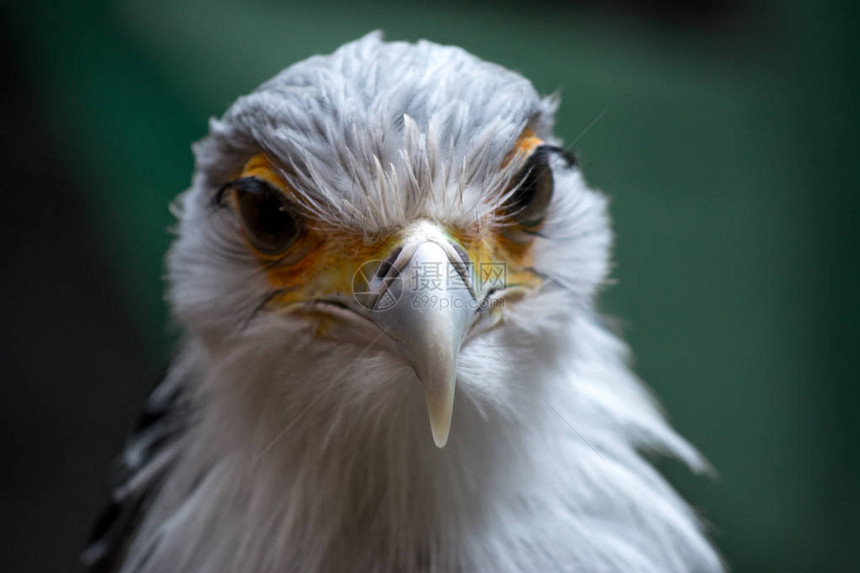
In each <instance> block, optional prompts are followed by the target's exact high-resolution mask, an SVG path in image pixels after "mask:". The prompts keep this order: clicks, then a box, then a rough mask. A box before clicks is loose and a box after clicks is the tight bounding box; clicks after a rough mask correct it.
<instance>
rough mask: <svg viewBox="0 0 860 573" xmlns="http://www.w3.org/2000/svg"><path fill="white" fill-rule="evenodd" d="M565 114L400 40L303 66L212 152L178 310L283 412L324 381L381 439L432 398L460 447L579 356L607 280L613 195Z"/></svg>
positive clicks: (230, 119) (430, 408) (346, 50)
mask: <svg viewBox="0 0 860 573" xmlns="http://www.w3.org/2000/svg"><path fill="white" fill-rule="evenodd" d="M556 105H557V103H556V100H555V99H554V98H547V99H541V98H540V97H539V96H538V94H537V93H536V91H535V89H534V88H533V87H532V85H531V84H530V83H529V82H528V81H527V80H525V79H524V78H523V77H521V76H520V75H518V74H516V73H513V72H511V71H508V70H505V69H503V68H501V67H499V66H496V65H493V64H489V63H486V62H483V61H481V60H479V59H477V58H475V57H474V56H472V55H470V54H468V53H467V52H465V51H463V50H461V49H459V48H453V47H442V46H439V45H436V44H432V43H429V42H419V43H418V44H415V45H408V44H403V43H385V42H383V41H382V39H381V36H380V35H379V34H371V35H369V36H366V37H364V38H362V39H360V40H358V41H356V42H353V43H351V44H347V45H345V46H344V47H342V48H341V49H339V50H338V51H336V52H335V53H334V54H332V55H330V56H324V57H322V56H318V57H313V58H310V59H309V60H306V61H304V62H301V63H299V64H296V65H294V66H292V67H290V68H288V69H286V70H284V71H283V72H281V73H280V74H278V75H277V76H276V77H274V78H273V79H271V80H269V81H268V82H266V83H264V84H263V85H261V86H260V87H259V88H257V89H256V90H255V91H254V92H252V93H251V94H249V95H247V96H245V97H242V98H240V99H239V100H238V101H237V102H236V103H235V104H233V106H232V107H230V109H229V110H228V111H227V112H226V114H225V115H224V116H223V117H222V118H220V119H217V120H212V121H211V124H210V134H209V135H208V136H207V137H206V138H205V139H204V140H202V141H201V142H199V143H198V144H197V145H196V146H195V154H196V159H197V168H196V174H195V177H194V181H193V185H192V187H191V189H189V190H188V191H187V192H186V193H185V194H184V195H183V196H182V197H181V199H180V201H179V202H178V209H177V213H178V216H179V220H180V224H179V228H178V229H179V230H178V235H179V236H178V239H177V241H176V242H175V244H174V246H173V248H172V251H171V254H170V257H169V278H170V283H171V295H170V298H171V301H172V304H173V307H174V310H175V313H176V315H177V317H178V318H179V320H180V322H182V323H183V325H184V326H185V327H186V328H187V330H188V331H189V333H190V334H191V336H192V337H194V338H195V340H198V341H199V342H200V343H201V344H202V346H204V347H205V348H206V352H207V353H208V355H209V356H210V357H211V360H213V361H220V362H223V363H224V368H227V369H229V368H231V367H232V368H233V370H234V371H235V372H239V371H241V374H239V375H238V378H240V379H242V380H245V381H246V383H245V384H242V385H240V386H241V387H242V388H243V389H244V390H243V391H245V392H247V393H250V394H253V395H255V396H256V397H257V399H258V400H260V401H262V402H266V403H269V402H271V401H273V400H274V401H277V400H278V399H280V397H282V396H284V395H286V394H290V396H291V397H290V400H292V401H293V403H301V402H302V401H304V402H308V403H310V402H312V401H314V400H316V399H317V398H316V394H314V392H322V391H323V390H322V389H323V388H324V389H325V391H326V392H330V393H331V394H334V395H338V396H340V397H341V398H342V400H343V401H346V402H348V403H349V408H351V409H355V410H362V411H363V412H364V413H365V414H368V413H369V415H370V416H371V417H373V422H372V423H373V424H375V425H376V426H379V425H384V424H386V420H387V419H393V418H392V417H391V408H392V407H396V405H395V406H393V404H395V403H394V402H393V401H391V400H386V399H385V398H384V397H385V396H407V395H414V394H416V393H417V394H420V395H421V396H423V401H424V403H425V405H426V410H427V413H428V415H429V421H430V430H431V432H430V433H431V435H432V438H433V441H434V442H435V444H436V445H437V446H439V447H443V446H444V445H445V444H446V442H447V441H448V438H449V431H450V428H451V422H452V418H455V416H454V411H455V410H456V404H457V403H458V400H469V401H471V402H473V403H475V404H483V405H485V406H486V405H496V406H498V405H499V404H504V403H505V401H504V400H502V399H501V398H500V396H505V395H506V393H508V392H509V388H507V387H506V384H510V383H511V380H512V379H516V378H527V379H528V380H531V378H532V373H533V372H534V371H535V370H536V369H540V368H546V367H547V364H546V363H547V362H552V361H553V360H555V359H556V357H557V356H559V355H562V354H564V352H565V351H569V350H570V348H571V346H570V344H569V342H570V341H568V340H566V339H565V335H564V329H565V325H566V324H568V323H569V321H570V320H571V318H572V317H573V316H574V315H575V314H576V313H578V312H587V311H588V310H589V309H590V306H591V301H592V298H593V295H594V292H595V290H596V288H597V286H598V285H599V284H600V283H601V282H602V281H603V280H604V279H605V275H606V273H607V267H608V249H609V244H610V232H609V227H608V223H607V219H606V215H605V200H604V198H603V197H602V196H601V195H600V194H599V193H596V192H594V191H592V190H590V189H588V188H587V186H586V185H585V183H584V180H583V178H582V174H581V172H580V169H579V167H578V165H577V163H576V161H575V158H574V157H573V155H572V154H571V153H569V152H568V151H566V150H565V149H563V148H562V147H561V146H560V143H559V141H558V140H557V139H556V138H555V137H554V135H553V133H552V125H553V115H554V112H555V108H556ZM237 357H241V360H240V359H239V358H237ZM230 364H232V365H233V366H230ZM264 372H265V374H264ZM234 378H236V376H234ZM261 378H266V379H267V380H268V382H265V383H264V382H262V381H261V380H260V379H261ZM528 380H527V381H528ZM335 382H337V384H336V385H335ZM212 383H213V384H214V383H215V382H212ZM517 383H519V382H517ZM231 391H233V392H236V391H238V390H236V389H235V388H234V389H233V390H231ZM346 396H349V397H350V400H346V399H345V398H344V397H346ZM459 396H462V398H458V397H459ZM506 407H509V408H513V407H514V406H510V405H508V406H506ZM338 411H339V412H341V417H343V418H354V417H356V414H355V413H354V412H353V413H350V412H349V410H348V409H339V410H338ZM365 414H363V415H365ZM247 415H248V416H253V414H252V413H250V412H249V413H247ZM365 417H367V416H366V415H365ZM424 424H425V427H426V422H425V423H424ZM344 431H345V430H344ZM425 432H426V430H425Z"/></svg>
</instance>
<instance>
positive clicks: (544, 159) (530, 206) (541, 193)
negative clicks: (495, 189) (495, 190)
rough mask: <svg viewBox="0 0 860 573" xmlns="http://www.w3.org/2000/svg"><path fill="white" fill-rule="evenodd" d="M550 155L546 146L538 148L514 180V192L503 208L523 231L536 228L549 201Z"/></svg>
mask: <svg viewBox="0 0 860 573" xmlns="http://www.w3.org/2000/svg"><path fill="white" fill-rule="evenodd" d="M551 151H552V150H551V149H550V147H549V146H541V147H538V148H537V149H536V150H535V151H534V152H533V153H532V155H531V157H529V158H528V160H527V161H526V164H525V165H524V166H523V168H522V169H521V170H520V172H519V173H518V174H517V176H516V177H514V179H513V183H512V185H513V189H514V191H513V193H511V196H510V197H509V198H508V200H507V201H506V203H505V207H504V208H505V212H506V213H507V214H508V215H510V216H511V218H513V220H514V221H516V222H517V223H519V224H520V225H523V226H525V227H536V226H538V225H539V224H540V223H541V221H543V218H544V216H545V215H546V210H547V207H549V202H550V200H551V199H552V189H553V179H552V169H550V166H549V160H550V153H551Z"/></svg>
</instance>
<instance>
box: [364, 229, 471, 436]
mask: <svg viewBox="0 0 860 573" xmlns="http://www.w3.org/2000/svg"><path fill="white" fill-rule="evenodd" d="M461 253H462V249H459V250H458V249H456V248H455V247H454V246H453V245H452V244H451V242H450V240H449V239H448V237H446V236H445V234H444V233H442V232H441V231H440V230H439V229H438V228H437V227H435V226H434V225H431V224H429V223H426V222H423V223H421V224H419V225H418V227H417V228H416V229H413V230H412V232H410V233H408V234H407V236H406V238H405V240H404V241H403V243H402V246H401V247H400V248H399V250H396V251H395V253H393V259H394V260H393V261H391V260H389V261H386V262H383V263H382V264H381V265H380V267H379V268H378V270H377V272H376V274H375V276H374V277H372V278H371V279H370V280H368V281H367V283H366V286H367V287H368V294H369V295H370V298H367V299H365V300H363V301H362V303H363V306H365V308H366V309H368V310H369V313H368V316H369V318H370V319H371V320H373V321H374V322H375V323H376V324H377V325H379V327H380V328H381V329H382V330H383V331H384V332H385V333H386V334H387V335H388V336H389V337H391V338H392V339H394V341H395V342H396V343H397V345H398V347H399V349H400V351H401V352H402V353H403V356H404V358H405V359H406V360H407V361H408V362H409V364H410V365H411V366H412V369H413V370H414V371H415V374H416V375H417V376H418V379H419V380H420V381H421V384H422V385H423V386H424V396H425V400H426V402H427V412H428V414H429V416H430V429H431V431H432V433H433V441H434V442H435V444H436V446H438V447H439V448H442V447H444V446H445V444H446V443H447V441H448V434H449V432H450V429H451V417H452V413H453V408H454V390H455V384H456V379H457V356H458V354H459V352H460V346H461V345H462V343H463V340H464V338H465V336H466V333H467V332H468V330H469V328H470V326H471V325H472V323H473V320H474V319H475V314H476V311H477V308H478V305H477V304H476V298H475V296H474V295H473V289H472V286H471V284H472V276H471V268H470V265H468V264H467V263H468V261H466V260H464V259H463V255H462V254H461ZM365 303H366V304H365Z"/></svg>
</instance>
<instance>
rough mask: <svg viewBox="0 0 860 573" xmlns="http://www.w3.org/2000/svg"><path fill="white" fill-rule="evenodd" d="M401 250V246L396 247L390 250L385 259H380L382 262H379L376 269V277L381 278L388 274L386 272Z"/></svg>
mask: <svg viewBox="0 0 860 573" xmlns="http://www.w3.org/2000/svg"><path fill="white" fill-rule="evenodd" d="M402 251H403V247H397V248H396V249H394V250H393V251H391V254H390V255H388V257H386V259H385V260H384V261H382V263H380V265H379V268H378V269H376V278H378V279H381V278H383V277H385V275H387V274H388V272H389V271H390V270H391V267H393V266H394V261H396V260H397V257H399V256H400V253H401V252H402Z"/></svg>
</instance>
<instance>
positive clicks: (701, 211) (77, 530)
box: [0, 0, 860, 572]
mask: <svg viewBox="0 0 860 573" xmlns="http://www.w3.org/2000/svg"><path fill="white" fill-rule="evenodd" d="M2 16H3V19H2V28H0V31H2V40H0V45H2V47H3V58H2V65H3V78H4V81H3V89H2V104H0V118H2V122H0V125H2V129H3V137H2V159H0V161H2V164H0V166H2V173H3V184H4V195H3V197H4V199H5V201H6V203H5V209H2V210H0V211H2V212H3V214H2V215H0V217H2V218H0V233H2V234H3V235H2V236H3V239H4V244H5V245H6V248H5V249H4V251H5V252H4V253H3V255H2V261H3V264H2V268H3V275H2V279H0V299H2V300H0V312H2V316H3V320H4V326H3V329H2V338H0V348H2V350H0V353H2V354H0V359H2V362H0V367H2V370H0V375H2V384H0V387H2V389H0V399H2V407H3V417H2V419H0V423H2V424H3V428H2V429H3V435H4V436H3V441H2V446H3V451H2V454H3V459H4V460H5V462H4V465H5V468H4V469H3V472H2V476H0V504H2V505H0V508H2V523H0V527H2V530H0V535H2V539H3V544H4V548H3V551H2V556H0V569H2V570H3V571H9V572H15V571H22V572H23V571H39V572H42V571H50V570H69V569H71V568H73V565H74V561H75V558H76V552H77V551H78V549H79V548H80V547H81V546H82V544H83V543H84V541H85V539H86V536H87V533H88V530H89V526H90V523H91V520H92V518H93V517H94V515H95V513H96V511H97V510H98V508H99V506H100V505H101V503H102V502H103V501H104V499H105V496H106V495H107V490H106V486H105V483H106V477H105V476H106V475H107V470H108V466H109V462H110V459H111V458H112V456H114V455H115V454H116V453H117V452H118V451H119V448H120V447H121V445H122V440H123V436H124V434H125V431H126V429H127V428H128V427H129V424H130V422H131V420H132V417H133V416H134V413H135V411H136V410H137V408H138V407H139V406H140V404H141V401H142V399H143V397H144V395H145V393H146V391H147V389H148V387H149V386H150V384H151V382H152V381H154V380H155V378H156V377H157V375H158V372H159V370H160V368H161V367H162V366H163V365H165V364H166V363H167V361H168V359H169V356H170V351H171V346H172V344H173V343H174V342H175V340H176V338H177V336H178V333H177V331H176V329H175V328H171V327H169V322H168V318H167V312H166V308H165V305H164V302H163V298H162V296H163V295H162V293H163V286H164V285H163V283H162V279H161V275H162V272H163V256H164V252H165V250H166V248H167V246H168V244H169V240H170V236H169V234H168V232H167V229H168V227H169V226H170V225H171V224H172V219H171V216H170V214H169V213H168V210H167V205H168V202H169V201H170V200H171V199H172V198H173V197H174V196H175V195H176V194H177V193H178V192H180V191H181V190H183V189H184V188H185V187H186V186H187V185H188V184H189V181H190V175H191V171H192V164H193V162H192V156H191V152H190V147H189V146H190V143H191V142H192V141H194V140H196V139H198V138H200V137H202V136H203V135H204V134H205V132H206V121H207V119H208V118H209V117H210V116H213V115H220V114H221V113H222V112H223V111H224V110H225V109H226V107H227V106H228V105H229V104H230V103H231V102H232V101H233V100H234V99H235V98H236V97H237V96H238V95H240V94H243V93H245V92H247V91H249V90H251V89H252V88H253V87H254V86H255V85H257V84H258V83H260V82H261V81H263V80H264V79H266V78H268V77H270V76H271V75H273V74H274V73H275V72H277V71H278V70H280V69H281V68H283V67H285V66H286V65H288V64H290V63H293V62H295V61H297V60H300V59H303V58H305V57H307V56H309V55H311V54H314V53H325V52H330V51H332V50H333V49H335V48H336V47H337V46H338V45H340V44H342V43H344V42H346V41H349V40H352V39H354V38H357V37H358V36H360V35H363V34H364V33H366V32H368V31H370V30H372V29H377V28H381V29H383V30H385V32H386V35H387V37H388V39H395V40H401V39H403V40H416V39H419V38H428V39H431V40H434V41H437V42H440V43H448V44H458V45H460V46H463V47H464V48H466V49H467V50H469V51H471V52H473V53H475V54H477V55H479V56H481V57H482V58H484V59H488V60H493V61H496V62H499V63H501V64H503V65H505V66H507V67H510V68H513V69H516V70H518V71H520V72H521V73H523V74H524V75H526V76H527V77H529V78H530V79H532V81H533V82H534V83H535V85H536V87H537V88H538V89H539V90H540V91H541V92H543V93H550V92H552V91H555V90H560V91H561V94H562V97H563V103H562V107H561V111H560V114H559V117H558V126H557V133H558V134H559V135H561V136H562V137H563V138H564V139H565V141H566V143H568V144H571V143H572V144H573V145H574V147H575V148H577V149H578V151H579V154H580V157H581V159H582V163H583V166H584V170H585V173H586V176H587V178H588V180H589V181H590V183H591V184H592V185H593V186H595V187H598V188H600V189H602V190H604V191H605V192H606V193H607V194H609V195H610V196H611V197H612V205H611V208H612V214H613V217H614V225H615V229H616V232H617V246H616V251H615V259H616V262H617V267H616V269H615V272H614V275H615V278H616V280H617V283H616V284H615V285H614V286H612V287H611V288H610V289H608V290H607V291H606V293H605V296H604V299H603V307H604V309H605V310H606V311H607V312H609V313H610V314H612V315H614V316H617V317H619V318H620V321H621V325H622V328H623V330H624V332H625V334H626V336H627V339H628V340H629V341H630V343H631V346H632V347H633V349H634V352H635V356H636V369H637V372H639V373H640V374H641V376H642V377H643V378H644V379H645V380H646V381H647V382H648V383H649V384H650V385H651V386H652V387H653V388H654V389H655V392H656V393H657V394H658V395H659V397H660V398H661V399H662V401H663V403H664V405H665V406H666V410H667V412H668V413H669V415H670V418H671V420H672V422H673V423H674V424H675V425H676V426H677V427H678V428H679V429H680V431H681V432H682V433H683V434H684V435H686V436H688V437H689V438H690V439H691V440H692V441H693V442H694V443H695V444H696V445H697V446H699V447H700V449H701V450H702V451H703V452H704V453H705V455H706V456H707V457H708V458H709V459H710V460H711V462H712V463H713V465H714V466H715V468H716V470H717V472H718V474H719V475H718V478H717V479H716V480H708V479H706V478H700V477H694V476H691V475H689V474H688V473H687V472H686V471H685V470H684V469H683V468H680V467H678V465H677V464H673V463H663V464H662V465H661V468H662V469H664V471H665V472H666V473H667V474H669V476H670V478H671V479H672V480H673V482H674V483H675V484H676V485H677V486H678V487H679V489H680V490H681V491H682V492H683V493H684V494H685V495H686V496H687V497H688V499H690V500H691V502H692V503H693V504H694V505H695V506H696V507H697V508H699V509H700V510H701V512H702V514H703V515H704V516H705V518H706V519H707V520H708V521H709V522H711V524H712V525H713V536H714V539H715V540H716V542H717V544H718V545H719V547H720V548H721V550H722V551H723V552H724V554H725V556H726V558H727V560H728V562H729V563H730V565H731V566H732V569H733V570H734V571H738V572H745V571H757V572H759V571H773V572H815V571H860V539H858V533H857V531H858V529H860V495H858V488H857V487H856V486H857V478H856V476H855V470H856V469H857V468H858V460H857V447H858V443H860V442H858V438H860V427H858V424H857V421H856V417H855V409H856V408H857V407H858V406H860V391H858V383H860V380H858V376H857V370H856V363H857V359H856V344H857V341H858V337H857V334H858V332H857V331H858V319H860V316H858V315H860V312H858V304H857V300H856V299H857V294H858V288H857V287H858V286H860V284H859V283H858V274H860V273H858V265H857V262H856V259H857V245H858V242H857V240H856V238H855V237H854V233H853V229H852V226H853V225H854V224H855V221H856V219H857V215H858V213H860V210H858V207H860V205H858V203H860V202H858V199H857V192H858V190H860V185H858V183H860V173H858V169H857V167H856V157H857V153H858V151H860V146H859V145H858V135H857V133H856V130H857V128H858V127H860V121H858V120H860V103H858V98H857V95H858V91H857V88H858V85H857V84H858V78H860V34H858V28H860V26H858V24H860V10H858V8H857V5H856V4H854V3H850V2H845V3H843V4H839V3H824V2H822V3H812V2H807V3H803V2H797V1H790V2H770V3H767V2H745V1H743V0H734V1H726V2H721V1H719V0H696V1H692V2H657V1H656V0H652V1H645V2H637V1H635V0H615V1H611V2H605V3H603V2H597V1H590V2H567V3H565V2H554V1H544V2H540V3H524V2H513V1H503V2H489V1H485V2H467V1H460V2H454V1H448V0H443V1H440V2H437V3H434V4H423V5H413V6H411V7H408V6H406V5H405V4H404V3H399V2H393V1H392V2H379V3H375V4H373V5H369V6H359V5H358V4H354V3H350V2H342V3H340V4H338V3H329V2H325V3H323V2H311V3H297V4H296V5H290V4H289V3H285V2H274V1H269V2H265V1H262V0H255V1H252V2H243V3H240V2H238V1H232V2H231V1H228V0H209V1H204V0H182V1H170V0H149V1H144V0H130V1H124V2H110V1H101V2H90V3H80V2H78V3H71V2H70V3H62V2H56V3H50V4H48V3H44V4H38V3H37V4H29V5H28V4H23V3H19V4H14V5H13V4H8V5H4V6H3V9H2Z"/></svg>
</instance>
